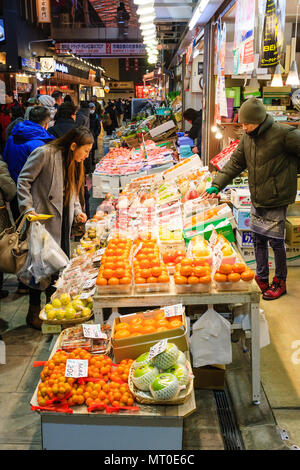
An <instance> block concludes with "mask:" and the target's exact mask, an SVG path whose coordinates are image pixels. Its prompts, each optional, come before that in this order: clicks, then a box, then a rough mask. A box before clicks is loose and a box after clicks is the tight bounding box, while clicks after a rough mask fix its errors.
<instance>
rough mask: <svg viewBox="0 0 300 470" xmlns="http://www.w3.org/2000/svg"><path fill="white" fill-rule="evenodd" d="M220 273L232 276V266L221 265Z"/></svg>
mask: <svg viewBox="0 0 300 470" xmlns="http://www.w3.org/2000/svg"><path fill="white" fill-rule="evenodd" d="M219 272H220V273H221V274H230V273H231V272H232V266H231V264H221V266H220V268H219Z"/></svg>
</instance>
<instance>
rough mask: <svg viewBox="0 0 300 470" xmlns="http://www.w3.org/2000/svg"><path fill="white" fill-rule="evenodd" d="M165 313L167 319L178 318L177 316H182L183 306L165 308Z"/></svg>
mask: <svg viewBox="0 0 300 470" xmlns="http://www.w3.org/2000/svg"><path fill="white" fill-rule="evenodd" d="M164 312H165V317H166V318H170V317H176V316H177V315H182V314H183V305H182V304H176V305H168V306H167V307H164Z"/></svg>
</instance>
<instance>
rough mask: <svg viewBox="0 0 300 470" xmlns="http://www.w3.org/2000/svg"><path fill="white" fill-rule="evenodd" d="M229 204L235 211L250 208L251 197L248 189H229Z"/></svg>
mask: <svg viewBox="0 0 300 470" xmlns="http://www.w3.org/2000/svg"><path fill="white" fill-rule="evenodd" d="M231 202H232V204H233V205H234V207H236V208H237V209H240V208H243V207H250V206H251V196H250V191H249V189H248V188H236V189H231Z"/></svg>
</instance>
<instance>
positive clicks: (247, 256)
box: [237, 245, 300, 269]
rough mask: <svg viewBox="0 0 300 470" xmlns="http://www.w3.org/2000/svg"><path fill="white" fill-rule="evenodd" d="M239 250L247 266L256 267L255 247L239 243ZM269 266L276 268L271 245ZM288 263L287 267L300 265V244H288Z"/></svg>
mask: <svg viewBox="0 0 300 470" xmlns="http://www.w3.org/2000/svg"><path fill="white" fill-rule="evenodd" d="M237 247H238V249H239V252H240V253H241V255H242V257H243V258H244V261H245V263H246V265H247V266H249V268H251V269H256V259H255V253H254V248H242V247H240V246H239V245H237ZM268 253H269V268H270V269H275V258H274V252H273V250H272V248H270V247H269V249H268ZM286 264H287V267H288V268H290V267H298V266H300V246H286Z"/></svg>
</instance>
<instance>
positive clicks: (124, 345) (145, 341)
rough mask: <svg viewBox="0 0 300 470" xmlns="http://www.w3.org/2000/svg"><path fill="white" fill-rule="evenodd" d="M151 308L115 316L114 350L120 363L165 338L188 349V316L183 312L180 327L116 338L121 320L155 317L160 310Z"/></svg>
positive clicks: (180, 347) (113, 330) (136, 355)
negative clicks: (116, 330)
mask: <svg viewBox="0 0 300 470" xmlns="http://www.w3.org/2000/svg"><path fill="white" fill-rule="evenodd" d="M160 310H161V309H158V310H151V311H150V310H149V311H147V312H140V313H134V314H131V315H123V316H122V317H118V318H115V320H114V324H113V329H112V346H113V351H114V357H115V361H116V362H117V363H119V362H120V361H122V360H123V359H136V358H137V357H138V356H140V355H141V354H143V353H144V352H147V351H149V349H150V348H151V347H152V346H154V344H156V343H158V342H159V341H161V340H162V339H164V338H168V339H169V341H170V342H172V343H174V344H176V346H177V347H178V348H179V349H180V351H188V349H189V347H188V337H187V333H188V331H187V323H186V316H185V314H184V313H183V315H182V323H183V325H182V326H181V327H180V328H174V329H172V330H166V331H161V332H159V333H150V334H147V335H141V336H134V337H132V338H124V339H114V334H115V326H116V325H117V324H118V323H120V322H129V321H130V320H132V319H133V318H134V317H138V316H142V317H144V318H145V317H146V318H153V317H154V316H155V313H157V312H158V311H160Z"/></svg>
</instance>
